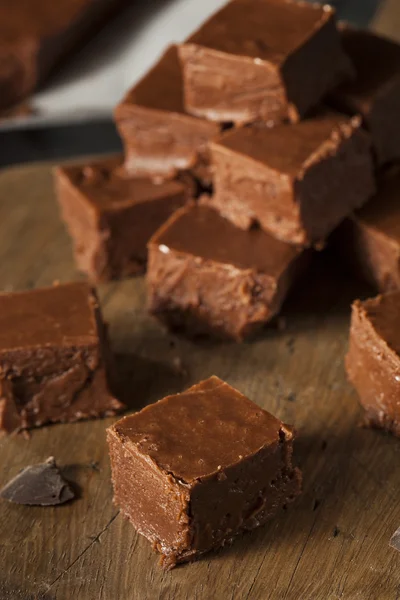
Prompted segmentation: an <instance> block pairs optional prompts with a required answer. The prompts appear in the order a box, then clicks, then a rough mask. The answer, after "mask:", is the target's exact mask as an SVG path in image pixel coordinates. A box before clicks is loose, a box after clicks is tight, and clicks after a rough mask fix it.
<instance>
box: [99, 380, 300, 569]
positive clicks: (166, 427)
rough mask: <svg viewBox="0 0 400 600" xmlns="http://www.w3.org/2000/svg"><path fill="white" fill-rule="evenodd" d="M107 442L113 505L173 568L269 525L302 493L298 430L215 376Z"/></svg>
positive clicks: (138, 417) (130, 421)
mask: <svg viewBox="0 0 400 600" xmlns="http://www.w3.org/2000/svg"><path fill="white" fill-rule="evenodd" d="M107 436H108V443H109V451H110V459H111V467H112V480H113V485H114V501H115V503H116V505H117V506H119V507H120V509H121V511H122V512H123V513H124V514H125V515H126V516H127V517H128V519H129V520H130V521H131V523H132V524H133V526H134V527H135V528H136V529H137V531H138V532H139V533H140V534H142V535H143V536H144V537H146V538H147V539H148V540H149V541H150V542H151V543H152V546H153V549H154V550H155V551H157V552H159V553H160V554H161V556H162V564H163V566H164V567H165V568H167V569H169V568H172V567H174V566H176V565H177V564H179V563H182V562H189V561H192V560H195V559H197V558H199V557H200V556H201V555H203V554H204V553H205V552H208V551H210V550H213V549H217V548H219V547H221V546H224V545H225V544H226V543H228V542H230V541H232V540H233V539H234V538H235V537H236V536H237V535H239V534H240V533H242V532H244V531H249V530H252V529H255V528H256V527H258V526H260V525H263V524H264V523H265V522H266V521H267V520H268V519H270V518H272V517H274V516H275V515H276V513H277V512H278V511H279V510H280V509H282V508H285V507H286V506H287V505H288V504H289V503H290V502H292V501H293V500H294V499H295V498H296V496H298V495H299V494H300V492H301V472H300V471H299V469H297V468H296V467H294V466H293V465H292V444H293V430H292V428H291V427H289V426H287V425H284V424H283V423H282V422H281V421H280V420H279V419H277V418H275V417H274V416H272V415H271V414H270V413H268V412H266V411H265V410H263V409H261V408H260V407H259V406H257V405H256V404H255V403H254V402H252V401H251V400H249V399H248V398H247V397H246V396H244V395H243V394H241V393H240V392H239V391H237V390H236V389H234V388H232V387H231V386H230V385H228V384H227V383H225V382H224V381H222V380H221V379H219V378H218V377H215V376H213V377H210V378H209V379H207V380H205V381H202V382H200V383H198V384H196V385H194V386H193V387H191V388H189V389H188V390H186V391H185V392H182V393H181V394H175V395H173V396H167V397H166V398H164V399H163V400H160V401H159V402H156V403H155V404H151V405H149V406H147V407H146V408H144V409H142V410H141V411H140V412H139V413H136V414H134V415H130V416H127V417H123V418H122V419H121V420H120V421H117V422H116V423H115V424H114V425H112V426H111V427H110V428H109V429H108V430H107Z"/></svg>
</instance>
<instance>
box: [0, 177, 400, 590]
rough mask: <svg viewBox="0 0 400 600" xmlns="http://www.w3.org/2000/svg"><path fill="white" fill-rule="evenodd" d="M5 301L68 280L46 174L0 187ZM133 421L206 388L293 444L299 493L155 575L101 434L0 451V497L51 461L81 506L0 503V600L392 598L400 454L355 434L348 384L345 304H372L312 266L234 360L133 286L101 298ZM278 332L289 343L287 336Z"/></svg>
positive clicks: (98, 427) (87, 428)
mask: <svg viewBox="0 0 400 600" xmlns="http://www.w3.org/2000/svg"><path fill="white" fill-rule="evenodd" d="M0 223H1V236H0V288H1V289H2V290H11V289H13V290H14V289H15V290H17V289H26V288H31V287H36V286H41V285H47V284H51V283H52V282H53V281H54V280H56V279H58V280H60V281H69V280H72V279H76V278H77V277H79V275H78V274H77V273H76V272H75V269H74V264H73V261H72V254H71V247H70V243H69V240H68V238H67V236H66V234H65V232H64V229H63V226H62V224H61V222H60V220H59V217H58V211H57V207H56V204H55V200H54V197H53V192H52V179H51V169H50V168H49V167H48V166H37V167H28V168H19V169H13V170H9V171H5V172H3V173H0ZM99 292H100V297H101V301H102V306H103V310H104V314H105V317H106V319H107V320H108V322H109V324H110V330H111V336H112V341H113V347H114V350H115V352H116V353H117V355H118V363H119V365H120V373H121V377H122V378H123V381H124V385H125V387H124V389H125V392H126V399H127V400H128V401H129V404H130V408H131V410H135V409H138V408H140V407H141V406H143V405H145V404H147V403H149V402H153V401H155V400H157V399H158V398H160V397H162V396H164V395H165V394H167V393H170V392H174V391H178V390H181V389H183V388H184V387H186V386H188V385H190V384H192V383H194V382H196V381H198V380H200V379H203V378H205V377H208V376H209V375H211V374H213V373H215V374H216V375H219V376H220V377H221V378H223V379H226V380H227V381H228V382H229V383H230V384H232V385H234V386H236V387H238V388H239V389H240V390H241V391H242V392H244V393H245V394H247V395H248V396H249V397H250V398H252V399H253V400H254V401H255V402H257V403H258V404H259V405H260V406H262V407H264V408H266V409H267V410H269V411H271V412H272V413H274V414H276V415H277V416H278V417H280V418H281V419H283V420H285V421H286V422H288V423H292V424H294V425H295V426H296V428H297V429H298V440H297V443H296V446H295V454H296V457H297V462H298V464H299V465H300V466H301V468H302V469H303V473H304V493H303V495H302V497H301V498H300V499H299V500H298V501H297V502H296V503H295V504H294V505H293V507H291V508H290V509H289V510H288V511H287V512H282V514H281V515H280V516H279V517H278V518H277V519H275V520H273V521H272V522H270V523H269V524H268V525H267V526H265V527H263V528H261V529H259V530H258V531H256V532H253V533H251V534H247V535H244V536H243V537H241V538H240V539H238V540H237V541H236V542H235V543H234V544H233V545H232V546H231V547H228V548H226V549H224V550H221V551H219V552H217V553H214V554H210V555H208V556H207V557H205V558H204V559H203V560H201V561H199V562H197V563H195V564H193V565H189V566H184V567H180V568H178V569H176V570H174V571H171V572H168V573H165V572H163V571H162V570H161V569H160V567H159V565H158V558H157V556H156V555H155V554H153V552H152V550H151V547H150V544H149V543H148V542H147V541H146V540H145V539H144V538H142V537H140V536H139V535H137V534H136V532H135V531H134V529H133V528H132V526H131V525H130V524H129V523H128V522H127V521H126V520H124V518H122V516H121V515H119V514H118V509H117V508H116V507H114V506H113V504H112V488H111V482H110V467H109V460H108V455H107V447H106V443H105V428H106V427H107V426H108V425H109V424H110V423H111V422H112V420H111V419H108V420H100V421H90V422H83V423H78V424H72V425H54V426H50V427H45V428H42V429H39V430H35V431H33V432H32V434H31V437H30V439H25V438H24V437H23V436H17V437H11V438H3V439H1V440H0V460H1V469H0V485H1V484H3V483H5V482H6V481H8V480H9V479H10V478H11V477H13V476H14V475H15V474H16V473H18V471H19V469H21V468H22V467H24V466H26V465H28V464H32V463H37V462H41V461H43V460H44V459H46V458H47V457H48V456H50V455H54V456H55V457H56V459H57V461H58V463H59V464H60V466H61V467H62V469H63V473H64V474H65V476H66V477H67V478H68V479H69V480H70V481H71V482H72V483H73V484H74V485H75V487H76V489H77V491H78V499H77V500H75V501H74V502H71V503H69V504H67V505H64V506H59V507H54V508H53V507H51V508H40V507H38V508H31V507H23V506H16V505H12V504H9V503H7V502H6V501H0V600H33V599H39V598H40V599H43V600H56V599H57V600H74V599H76V600H153V599H160V600H161V599H162V600H181V599H182V600H183V599H185V600H186V599H188V600H212V599H221V600H225V599H226V600H229V599H230V600H242V599H243V600H256V599H257V600H258V599H262V600H267V599H268V600H331V599H332V600H333V599H339V598H340V599H346V600H355V599H361V600H377V599H383V600H385V599H388V600H389V599H393V600H395V599H396V598H400V554H398V553H396V552H395V551H394V550H393V549H390V548H389V546H388V542H389V538H390V536H391V534H392V533H393V532H394V530H395V529H396V528H397V527H398V526H399V525H400V503H399V502H398V501H397V492H398V490H399V489H400V441H399V440H396V439H394V438H391V437H389V436H386V435H384V434H382V433H379V432H376V431H370V430H367V429H362V428H360V427H359V426H358V423H359V420H360V417H361V412H360V410H359V407H358V403H357V399H356V395H355V393H354V391H353V390H352V389H351V387H350V385H349V384H348V383H347V382H346V379H345V374H344V369H343V357H344V354H345V351H346V346H347V337H348V326H349V314H350V311H349V304H350V302H351V300H352V299H353V298H354V297H356V296H359V295H365V293H368V290H366V289H365V288H363V287H362V286H361V285H359V284H357V283H352V282H351V281H350V280H349V279H348V278H347V277H346V276H344V275H342V274H340V265H337V264H335V261H333V260H332V257H328V256H327V257H321V256H320V257H319V258H318V259H316V262H315V264H314V267H313V268H312V271H311V272H310V275H309V278H308V279H307V280H305V281H303V282H302V283H301V285H300V286H299V287H298V289H297V290H295V291H294V292H293V294H292V296H291V299H290V300H289V302H288V303H287V304H286V306H285V308H284V311H283V315H284V320H282V319H281V320H280V321H279V325H280V326H279V327H278V326H276V325H275V326H270V327H268V328H267V329H266V330H265V332H263V334H262V335H260V336H259V337H258V338H257V339H255V340H254V341H252V342H249V343H245V344H242V345H234V344H212V343H210V342H202V343H196V344H195V343H191V342H188V341H187V340H184V339H182V338H176V337H174V336H172V335H170V334H168V333H166V332H165V331H164V330H163V329H162V328H161V327H160V326H159V325H158V324H157V323H156V322H155V321H153V320H152V319H151V318H150V317H149V316H148V315H147V314H146V310H145V304H146V301H145V286H144V281H143V279H142V278H138V279H132V280H128V281H125V282H121V283H113V284H109V285H104V286H101V287H100V289H99ZM283 325H285V328H283Z"/></svg>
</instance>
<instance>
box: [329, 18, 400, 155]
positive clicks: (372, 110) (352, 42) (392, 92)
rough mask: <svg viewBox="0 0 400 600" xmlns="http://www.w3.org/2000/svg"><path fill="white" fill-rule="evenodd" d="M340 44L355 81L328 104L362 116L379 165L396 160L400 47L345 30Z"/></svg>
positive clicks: (399, 144)
mask: <svg viewBox="0 0 400 600" xmlns="http://www.w3.org/2000/svg"><path fill="white" fill-rule="evenodd" d="M342 41H343V45H344V48H345V50H346V52H347V53H348V54H349V56H350V57H351V59H352V61H353V63H354V65H355V68H356V72H357V77H356V79H355V80H354V81H350V82H348V83H345V84H343V85H341V86H340V87H339V88H338V89H337V90H335V92H334V93H333V94H332V96H331V97H330V99H329V101H330V103H331V104H333V105H334V106H336V107H337V108H338V109H339V110H344V111H347V112H349V113H350V114H356V113H359V114H361V115H362V116H363V118H364V120H365V124H366V126H367V128H368V129H369V131H370V132H371V135H372V140H373V143H374V147H375V151H376V157H377V159H378V162H379V163H380V164H383V163H387V162H393V161H396V160H400V108H399V107H400V45H399V44H396V43H395V42H392V41H390V40H388V39H385V38H382V37H379V36H377V35H375V34H373V33H371V32H369V31H357V30H353V29H349V28H345V29H344V30H343V32H342Z"/></svg>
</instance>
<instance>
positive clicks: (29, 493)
mask: <svg viewBox="0 0 400 600" xmlns="http://www.w3.org/2000/svg"><path fill="white" fill-rule="evenodd" d="M0 497H1V498H4V499H5V500H9V501H10V502H14V503H16V504H25V505H28V506H56V505H57V504H64V502H68V500H72V498H74V497H75V494H74V492H73V490H72V489H71V487H70V486H69V484H68V483H67V482H66V481H65V480H64V479H63V478H62V476H61V474H60V471H59V469H58V467H57V465H56V461H55V459H54V458H53V457H52V456H51V457H50V458H48V459H47V460H46V461H45V462H44V463H40V464H38V465H31V466H29V467H25V468H24V469H22V471H21V472H20V473H19V474H18V475H17V476H16V477H14V478H13V479H11V481H9V482H8V483H7V484H6V485H5V486H4V487H3V489H2V490H1V491H0Z"/></svg>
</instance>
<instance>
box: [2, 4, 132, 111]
mask: <svg viewBox="0 0 400 600" xmlns="http://www.w3.org/2000/svg"><path fill="white" fill-rule="evenodd" d="M127 3H128V2H127V0H57V1H49V0H15V1H12V0H0V109H3V108H8V107H9V106H11V105H13V104H16V103H17V102H20V101H21V100H22V99H23V98H25V97H26V96H27V95H28V94H29V93H31V92H32V91H33V90H34V88H35V87H36V86H37V84H38V83H39V82H41V81H43V79H44V78H45V77H46V76H47V75H48V74H49V73H50V71H51V70H52V69H54V67H55V66H56V65H57V64H58V63H59V62H60V60H62V59H64V58H66V56H67V55H68V54H70V53H71V51H73V50H75V49H76V48H77V47H78V46H79V45H81V44H82V42H84V41H85V40H86V39H87V37H88V36H89V35H90V34H91V33H92V32H94V31H95V30H96V29H98V28H99V27H100V26H101V25H103V23H105V22H106V21H107V19H108V18H109V17H110V16H112V14H113V13H114V12H115V11H116V10H117V9H118V8H119V7H120V6H121V5H122V4H127Z"/></svg>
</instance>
